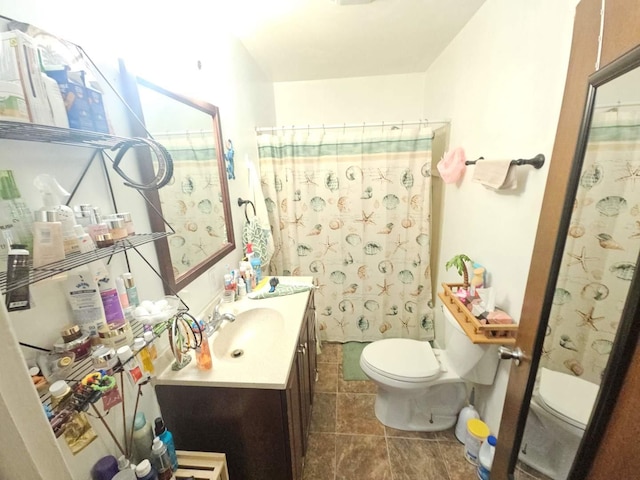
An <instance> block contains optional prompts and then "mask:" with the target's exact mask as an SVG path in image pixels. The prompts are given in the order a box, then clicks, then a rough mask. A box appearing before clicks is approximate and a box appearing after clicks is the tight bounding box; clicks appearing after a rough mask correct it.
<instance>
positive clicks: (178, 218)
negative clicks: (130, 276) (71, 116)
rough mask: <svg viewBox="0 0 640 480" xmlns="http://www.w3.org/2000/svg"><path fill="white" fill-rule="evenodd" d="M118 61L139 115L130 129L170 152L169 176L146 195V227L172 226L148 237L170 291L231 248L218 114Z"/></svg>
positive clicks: (145, 163) (147, 162)
mask: <svg viewBox="0 0 640 480" xmlns="http://www.w3.org/2000/svg"><path fill="white" fill-rule="evenodd" d="M120 67H121V72H122V83H123V93H124V96H125V100H126V102H127V104H128V105H129V106H130V108H131V110H132V114H134V115H135V117H137V118H138V119H139V120H140V122H138V121H136V119H135V118H132V122H131V126H132V129H133V133H134V135H136V136H139V137H146V136H148V135H149V136H151V137H152V138H154V139H155V140H157V141H158V142H160V143H161V144H162V145H163V146H164V147H165V148H166V149H167V150H168V151H169V153H170V154H171V157H172V158H173V178H172V180H171V181H170V182H169V184H167V185H166V186H165V187H163V188H161V189H159V190H155V191H150V192H148V196H149V201H150V204H151V206H150V208H149V216H150V220H151V226H152V228H153V229H154V231H165V230H169V229H173V230H174V231H175V233H174V234H173V235H170V236H169V237H168V238H165V239H162V240H160V241H158V242H156V249H157V252H158V261H159V265H160V273H161V274H162V275H163V277H164V279H165V281H166V284H165V290H166V292H167V293H175V292H177V291H178V290H181V289H182V288H184V287H185V286H186V285H187V284H189V283H190V282H192V281H193V280H194V279H195V278H196V277H198V276H199V275H201V274H202V273H203V272H205V271H206V270H207V269H209V268H210V267H211V266H213V265H214V264H215V263H216V262H217V261H218V260H220V259H221V258H222V257H224V256H225V255H227V254H228V253H229V252H231V251H233V250H234V249H235V240H234V235H233V226H232V222H231V209H230V203H229V190H228V185H227V177H226V168H225V159H224V150H223V142H222V134H221V127H220V114H219V111H218V108H217V107H216V106H214V105H211V104H209V103H207V102H203V101H199V100H194V99H191V98H188V97H186V96H183V95H180V94H178V93H175V92H171V91H168V90H166V89H164V88H162V87H160V86H158V85H156V84H154V83H152V82H150V81H148V80H145V79H142V78H140V77H134V76H133V75H131V74H129V73H127V70H126V68H125V66H124V63H121V65H120ZM139 153H142V157H143V159H142V167H141V170H142V171H141V175H142V176H143V177H144V176H145V170H148V172H147V173H146V174H147V175H152V174H153V171H154V170H153V169H151V168H150V167H152V166H153V164H152V162H153V161H154V159H153V158H152V157H151V156H150V155H148V154H147V155H146V156H145V152H139Z"/></svg>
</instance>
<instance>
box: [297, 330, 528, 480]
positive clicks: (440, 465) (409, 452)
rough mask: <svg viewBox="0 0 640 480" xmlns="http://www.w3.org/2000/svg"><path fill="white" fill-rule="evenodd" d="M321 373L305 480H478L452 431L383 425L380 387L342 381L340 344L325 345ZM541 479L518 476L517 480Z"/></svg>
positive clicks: (361, 382)
mask: <svg viewBox="0 0 640 480" xmlns="http://www.w3.org/2000/svg"><path fill="white" fill-rule="evenodd" d="M318 373H319V375H318V382H317V383H316V390H315V397H314V404H313V412H312V416H311V428H310V433H309V447H308V450H307V454H306V458H305V467H304V474H303V480H472V479H476V478H477V476H476V473H475V469H474V467H473V465H471V464H470V463H468V462H467V461H466V460H465V458H464V454H463V446H462V444H460V442H458V440H457V439H456V438H455V436H454V434H453V429H451V430H447V431H444V432H404V431H401V430H395V429H393V428H389V427H385V426H384V425H382V424H381V423H380V422H379V421H378V419H377V418H376V416H375V413H374V401H375V394H376V386H375V385H374V384H373V383H372V382H369V381H345V380H343V378H342V344H338V343H325V344H323V346H322V354H320V355H319V356H318ZM537 478H538V477H535V476H533V475H531V474H529V473H527V472H526V471H524V470H521V469H518V470H517V472H516V479H518V480H534V479H537Z"/></svg>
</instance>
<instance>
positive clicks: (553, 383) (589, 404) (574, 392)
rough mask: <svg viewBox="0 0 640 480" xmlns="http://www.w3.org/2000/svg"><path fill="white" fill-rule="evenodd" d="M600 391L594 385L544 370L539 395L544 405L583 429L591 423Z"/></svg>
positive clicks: (564, 374) (570, 376)
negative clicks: (592, 412) (590, 419)
mask: <svg viewBox="0 0 640 480" xmlns="http://www.w3.org/2000/svg"><path fill="white" fill-rule="evenodd" d="M598 390H599V387H598V385H596V384H594V383H591V382H588V381H586V380H582V379H581V378H578V377H574V376H573V375H567V374H566V373H561V372H556V371H554V370H549V369H548V368H542V372H541V374H540V388H539V391H538V393H539V395H540V397H541V398H542V400H543V401H544V403H545V404H546V405H547V406H548V407H550V408H551V409H553V410H555V411H556V412H558V413H559V414H561V415H562V416H564V417H566V418H567V419H570V420H573V421H574V422H577V423H578V424H579V425H578V426H580V427H581V428H583V429H584V428H585V427H586V425H587V423H588V422H589V417H590V416H591V410H592V409H593V404H594V403H595V401H596V396H597V395H598ZM574 422H571V423H574Z"/></svg>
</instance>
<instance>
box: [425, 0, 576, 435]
mask: <svg viewBox="0 0 640 480" xmlns="http://www.w3.org/2000/svg"><path fill="white" fill-rule="evenodd" d="M576 4H577V1H576V0H562V1H557V0H541V1H537V2H528V1H526V0H488V1H487V2H486V3H485V4H484V5H483V6H482V7H481V8H480V10H478V12H477V13H476V15H475V16H474V17H473V18H472V19H471V20H470V21H469V23H468V24H467V25H466V26H465V28H464V29H463V30H462V32H460V34H459V35H458V36H457V37H456V38H455V39H454V41H453V42H451V44H450V45H449V46H448V47H447V48H446V50H445V51H444V52H443V53H442V54H441V55H440V57H439V58H438V59H437V60H436V61H435V62H434V63H433V65H432V66H431V67H430V68H429V70H428V71H427V72H426V87H425V88H426V92H425V103H424V108H425V112H428V115H430V116H443V117H449V118H451V119H452V123H451V138H450V146H451V147H452V148H453V147H458V146H460V147H463V148H464V149H465V152H466V154H467V158H468V159H476V158H478V157H480V156H484V157H485V158H487V159H505V158H531V157H533V156H534V155H536V154H538V153H543V154H544V155H545V157H546V159H547V163H546V164H545V166H544V167H543V168H542V169H541V170H534V169H533V168H532V167H524V166H523V167H518V173H519V178H518V182H519V187H518V189H517V191H515V192H514V193H496V192H493V191H489V190H487V189H485V188H484V187H483V186H481V185H479V184H477V183H474V182H472V181H471V178H472V175H473V167H472V166H470V167H468V169H467V171H466V173H465V176H464V178H463V179H462V181H460V182H459V183H458V184H448V185H446V187H445V191H444V214H443V218H444V223H443V226H442V239H441V257H440V264H444V263H445V262H446V261H447V260H448V259H449V258H451V257H453V256H454V255H456V254H458V253H466V254H467V255H469V256H470V257H471V258H472V259H473V260H475V261H477V262H478V263H480V264H482V265H483V266H485V267H486V269H487V271H488V272H489V275H490V285H491V286H493V287H494V288H495V289H496V292H497V304H498V305H499V306H501V307H503V308H504V309H505V310H506V311H507V312H509V313H510V314H511V315H512V316H513V317H514V318H515V319H516V320H517V321H520V311H521V308H522V303H523V299H524V295H525V286H526V281H527V276H528V273H529V267H530V260H531V254H532V251H533V244H534V240H535V232H536V228H537V224H538V217H539V213H540V206H541V204H542V198H543V195H544V188H545V182H546V177H547V172H548V168H549V162H550V161H552V159H550V155H551V151H552V147H553V142H554V138H555V133H556V126H557V122H558V117H559V114H560V105H561V101H562V94H563V89H564V84H565V77H566V70H567V65H568V61H569V50H570V45H571V35H572V28H573V17H574V10H575V5H576ZM457 280H458V278H457V273H456V272H455V271H454V270H450V271H449V272H446V271H444V269H440V278H438V279H437V282H438V284H440V283H441V282H443V281H447V282H454V281H457ZM437 312H438V313H440V311H439V309H438V310H437ZM508 371H509V363H508V362H502V365H501V367H500V368H499V371H498V375H497V378H496V381H495V383H494V387H493V388H492V389H488V388H481V389H479V391H478V392H477V395H476V401H477V403H478V406H479V407H480V413H481V415H482V416H483V417H484V419H485V420H486V421H487V423H488V424H489V426H490V427H491V430H492V431H494V432H497V431H498V428H499V423H500V417H501V414H502V405H503V402H504V395H505V392H506V384H507V380H508Z"/></svg>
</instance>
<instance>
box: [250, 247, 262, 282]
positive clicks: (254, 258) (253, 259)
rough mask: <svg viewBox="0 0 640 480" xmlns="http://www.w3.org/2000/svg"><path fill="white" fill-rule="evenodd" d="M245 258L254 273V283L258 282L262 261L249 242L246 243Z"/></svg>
mask: <svg viewBox="0 0 640 480" xmlns="http://www.w3.org/2000/svg"><path fill="white" fill-rule="evenodd" d="M247 259H248V260H249V263H250V264H251V268H252V269H253V271H254V273H255V276H256V283H260V281H261V280H262V262H261V261H260V256H259V255H258V254H257V253H255V252H254V251H253V245H252V244H250V243H247Z"/></svg>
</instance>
